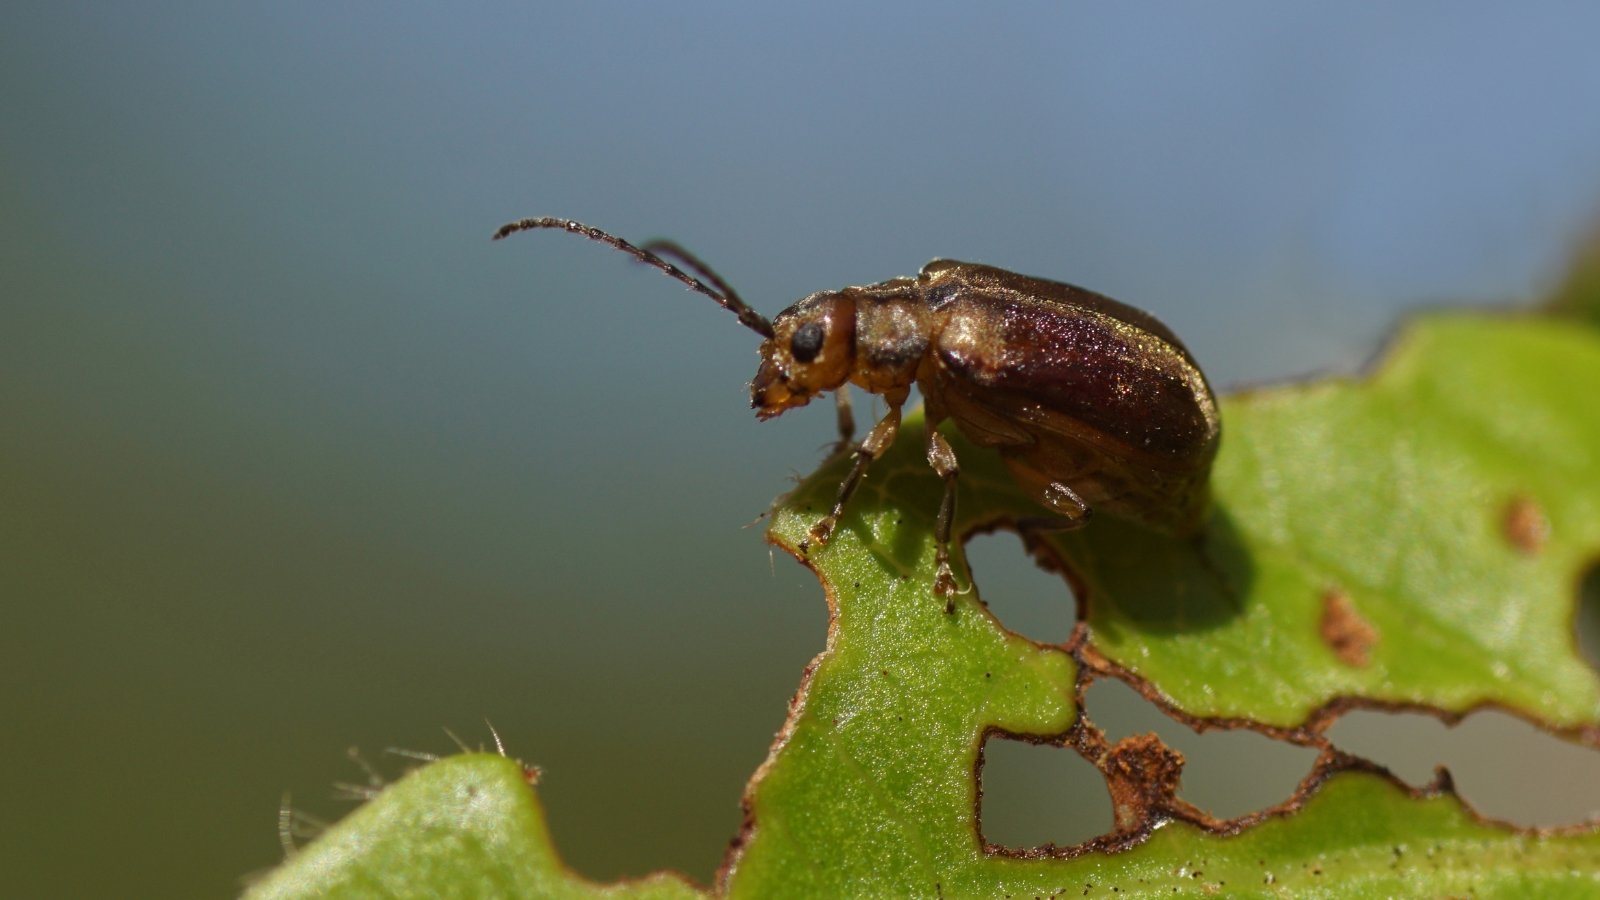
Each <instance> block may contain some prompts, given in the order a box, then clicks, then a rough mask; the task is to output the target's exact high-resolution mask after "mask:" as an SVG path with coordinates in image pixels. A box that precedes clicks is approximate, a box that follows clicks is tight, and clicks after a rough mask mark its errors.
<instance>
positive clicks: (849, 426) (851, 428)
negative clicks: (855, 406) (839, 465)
mask: <svg viewBox="0 0 1600 900" xmlns="http://www.w3.org/2000/svg"><path fill="white" fill-rule="evenodd" d="M833 400H834V404H835V406H836V408H837V409H838V414H839V440H838V441H836V442H835V443H834V445H833V452H832V453H830V454H828V455H829V456H842V455H844V454H845V453H848V452H849V451H850V445H851V444H852V443H854V442H855V439H856V417H855V413H854V412H852V411H851V409H850V385H848V384H841V385H839V388H838V390H835V391H834V392H833Z"/></svg>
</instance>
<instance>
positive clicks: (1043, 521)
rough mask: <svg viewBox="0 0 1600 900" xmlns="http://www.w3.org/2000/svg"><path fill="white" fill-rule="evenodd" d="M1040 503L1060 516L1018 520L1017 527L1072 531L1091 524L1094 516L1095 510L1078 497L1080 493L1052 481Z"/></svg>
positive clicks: (1042, 493) (1041, 496)
mask: <svg viewBox="0 0 1600 900" xmlns="http://www.w3.org/2000/svg"><path fill="white" fill-rule="evenodd" d="M1039 502H1040V503H1043V504H1044V505H1045V506H1048V507H1050V508H1051V509H1053V510H1056V511H1057V512H1059V513H1061V515H1059V516H1036V517H1033V518H1028V519H1019V520H1017V527H1018V528H1023V529H1029V528H1032V529H1040V530H1048V531H1070V530H1072V529H1074V528H1082V527H1083V526H1084V525H1087V524H1088V523H1089V517H1090V516H1092V515H1094V508H1093V507H1091V506H1090V505H1089V504H1087V503H1085V502H1084V501H1083V498H1082V497H1080V496H1078V492H1077V491H1075V490H1073V489H1072V488H1070V487H1067V486H1066V485H1065V484H1063V483H1061V482H1059V481H1052V482H1050V483H1049V484H1047V485H1045V488H1044V490H1043V491H1042V492H1041V493H1040V495H1039Z"/></svg>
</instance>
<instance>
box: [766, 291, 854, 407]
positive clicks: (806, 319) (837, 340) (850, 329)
mask: <svg viewBox="0 0 1600 900" xmlns="http://www.w3.org/2000/svg"><path fill="white" fill-rule="evenodd" d="M772 332H773V333H772V337H770V338H768V339H767V340H765V341H762V342H761V367H760V368H759V369H757V370H756V377H755V378H754V379H752V380H751V382H750V406H751V407H752V408H753V409H755V411H756V416H757V417H759V418H761V419H770V418H772V417H773V416H776V415H778V414H780V413H782V412H783V411H784V410H786V409H792V408H794V407H796V406H805V405H806V404H807V403H810V402H811V398H812V397H813V396H815V395H817V394H819V393H823V392H825V391H831V390H833V389H834V388H837V387H839V386H840V385H842V384H844V383H845V382H846V381H848V380H849V379H850V371H851V367H852V364H853V363H854V361H855V337H856V303H855V298H853V297H850V296H848V295H846V294H844V293H838V292H831V291H822V292H820V293H816V294H812V295H811V296H809V297H807V298H805V299H804V300H801V301H800V302H799V303H796V304H795V305H793V306H791V307H789V308H788V309H786V310H784V311H783V312H781V313H779V314H778V317H777V318H776V319H774V320H773V322H772Z"/></svg>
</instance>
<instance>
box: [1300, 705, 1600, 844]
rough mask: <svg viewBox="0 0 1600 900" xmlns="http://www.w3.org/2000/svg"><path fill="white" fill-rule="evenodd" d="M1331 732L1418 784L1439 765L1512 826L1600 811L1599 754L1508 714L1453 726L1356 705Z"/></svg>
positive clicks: (1343, 745)
mask: <svg viewBox="0 0 1600 900" xmlns="http://www.w3.org/2000/svg"><path fill="white" fill-rule="evenodd" d="M1328 736H1329V738H1331V739H1332V740H1333V742H1334V744H1335V745H1336V746H1338V747H1339V748H1340V749H1342V750H1346V751H1349V752H1351V753H1356V754H1358V755H1360V756H1364V757H1366V758H1367V759H1370V760H1372V761H1374V762H1377V763H1379V764H1381V765H1383V766H1385V767H1387V768H1388V769H1389V770H1390V771H1392V772H1394V773H1395V775H1397V776H1398V777H1400V778H1401V779H1403V780H1404V781H1407V782H1409V783H1411V784H1413V785H1420V784H1425V783H1427V782H1429V781H1431V780H1433V773H1434V768H1435V767H1436V766H1441V765H1442V766H1444V767H1446V768H1447V769H1449V770H1450V774H1451V776H1452V777H1453V778H1454V780H1455V785H1456V791H1457V793H1459V794H1460V795H1461V796H1462V798H1464V799H1465V800H1466V801H1467V802H1468V803H1470V804H1472V807H1473V808H1474V809H1476V810H1477V811H1478V812H1480V813H1482V814H1483V815H1485V816H1488V817H1490V818H1494V819H1500V820H1502V821H1506V822H1510V823H1512V824H1514V825H1523V826H1529V827H1547V826H1557V825H1572V824H1577V823H1579V822H1583V821H1585V820H1588V819H1590V818H1591V817H1594V816H1596V815H1600V753H1596V752H1595V751H1594V750H1592V749H1587V748H1584V747H1581V746H1578V745H1576V744H1573V743H1570V742H1568V741H1564V740H1562V739H1560V738H1558V737H1555V736H1553V735H1550V734H1547V733H1545V732H1543V731H1540V730H1539V729H1537V728H1535V727H1533V726H1532V725H1529V724H1528V723H1527V722H1524V721H1522V720H1521V719H1518V718H1516V717H1515V716H1511V715H1508V714H1506V713H1502V712H1497V711H1493V710H1485V711H1482V712H1477V713H1473V714H1472V715H1470V716H1468V717H1467V718H1466V719H1464V720H1463V721H1462V722H1461V723H1460V724H1458V725H1456V726H1455V727H1454V728H1451V727H1448V726H1446V725H1445V724H1444V723H1442V722H1440V721H1439V720H1438V719H1436V718H1434V717H1432V716H1429V715H1424V714H1422V713H1392V712H1380V711H1374V710H1353V711H1351V712H1349V713H1346V714H1345V715H1344V716H1342V717H1341V718H1340V719H1339V721H1338V722H1336V723H1335V724H1334V725H1333V727H1332V728H1330V729H1329V731H1328Z"/></svg>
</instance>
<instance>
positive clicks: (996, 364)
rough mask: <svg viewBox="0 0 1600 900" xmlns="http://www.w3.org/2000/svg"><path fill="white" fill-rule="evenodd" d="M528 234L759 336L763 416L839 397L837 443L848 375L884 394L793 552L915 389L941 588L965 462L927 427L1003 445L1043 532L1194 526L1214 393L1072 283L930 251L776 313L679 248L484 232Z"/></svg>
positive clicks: (827, 530)
mask: <svg viewBox="0 0 1600 900" xmlns="http://www.w3.org/2000/svg"><path fill="white" fill-rule="evenodd" d="M535 228H559V229H563V230H565V231H570V232H572V233H573V234H579V235H582V236H584V237H587V238H590V239H592V240H596V241H600V242H601V243H604V244H608V245H610V246H612V247H615V248H616V249H618V250H622V251H624V252H626V253H628V254H630V255H632V256H633V257H635V258H636V259H638V260H640V261H641V262H645V263H648V264H650V265H652V266H655V267H656V268H657V269H660V270H661V271H663V272H665V273H667V274H668V275H670V276H672V277H673V278H676V279H678V280H679V281H681V282H683V283H684V284H686V285H688V286H689V287H690V288H692V289H693V290H696V291H699V292H700V293H702V294H705V295H706V296H708V297H710V298H711V299H713V300H715V301H716V302H717V303H719V304H721V305H722V306H723V307H725V308H727V309H728V310H730V311H732V312H733V313H734V314H736V315H737V316H738V317H739V321H740V322H741V323H743V324H744V325H745V327H747V328H749V329H751V330H752V331H755V332H756V333H757V334H759V335H761V336H762V337H763V338H764V339H765V340H763V341H762V343H761V367H760V368H759V369H758V370H757V371H756V376H755V379H754V380H753V381H752V382H751V384H750V397H751V405H752V406H753V407H754V408H755V410H756V415H757V416H759V417H760V418H762V419H769V418H772V417H773V416H776V415H779V414H781V413H782V412H783V411H784V410H787V409H792V408H794V407H797V406H804V405H806V404H807V403H809V402H811V398H812V397H814V396H816V395H818V394H821V393H826V392H828V391H834V392H835V393H836V396H837V397H838V400H839V430H840V447H841V449H842V448H846V447H848V446H849V443H850V440H851V436H852V432H853V431H854V426H853V420H852V417H851V414H850V407H849V401H848V398H847V395H846V394H845V387H846V385H847V384H850V383H854V384H855V385H857V386H858V387H861V388H863V389H865V390H868V391H871V392H872V393H875V394H879V395H881V396H882V397H883V398H884V400H885V402H887V403H888V406H889V412H888V414H887V415H885V416H884V417H883V418H882V419H881V420H879V422H878V423H877V424H876V425H875V426H873V428H872V430H871V431H870V432H868V433H867V437H866V439H865V440H863V441H862V442H861V443H860V445H859V446H857V447H856V448H855V450H854V456H855V464H854V466H853V467H852V468H851V470H850V473H849V474H848V475H847V476H845V479H844V482H843V483H841V484H840V485H839V492H838V495H837V496H836V498H835V499H834V503H833V509H832V510H830V511H829V513H828V514H827V515H826V516H824V517H823V518H822V520H821V521H819V522H817V524H816V525H814V526H812V528H811V533H810V535H809V537H808V538H807V539H806V541H804V542H802V544H801V548H800V549H801V551H802V552H805V551H806V550H807V549H808V548H809V545H810V544H813V543H815V544H822V543H824V542H826V541H827V540H828V537H829V535H831V534H832V533H833V529H834V526H835V525H836V524H837V523H838V520H839V517H840V516H841V515H842V514H843V512H844V507H845V504H846V503H847V502H848V501H849V499H850V495H851V494H852V493H853V492H854V491H855V488H856V485H857V484H859V483H860V482H861V477H862V476H863V475H864V474H865V473H866V470H867V467H868V465H869V464H871V462H872V461H873V460H874V459H876V458H878V457H879V456H881V455H882V454H883V452H884V450H886V449H888V447H889V445H890V444H892V443H893V442H894V438H895V433H896V432H897V430H898V429H899V427H900V407H901V406H902V405H903V404H904V403H905V402H906V398H907V396H908V395H909V394H910V392H911V386H912V385H913V384H915V385H917V387H919V388H920V389H921V391H922V396H923V398H924V400H925V401H926V404H927V420H928V429H927V434H928V437H927V441H928V444H927V452H928V462H929V464H931V465H932V466H933V469H934V471H935V472H937V473H938V474H939V477H941V478H943V479H944V483H945V488H944V499H943V502H942V503H941V504H940V507H939V518H938V523H937V526H936V529H935V533H934V537H935V539H936V543H937V569H936V572H935V576H934V590H935V591H936V592H937V593H939V594H940V595H942V596H945V597H947V598H949V597H950V595H951V594H953V593H954V591H955V586H956V583H955V578H954V576H953V574H952V573H951V570H950V549H949V544H950V529H951V523H952V521H953V518H954V514H955V496H956V494H955V486H956V476H957V473H958V471H959V469H958V466H957V464H956V456H955V453H954V452H953V451H952V450H951V448H950V444H949V443H948V442H947V441H946V440H945V439H944V437H943V436H942V435H940V434H939V432H938V430H937V427H938V425H939V423H940V422H942V421H944V420H945V419H946V418H950V419H954V420H955V422H956V425H957V427H959V428H960V429H961V432H962V433H963V434H965V435H966V436H967V438H968V439H969V440H971V441H972V442H973V443H975V444H979V445H981V446H985V447H993V448H995V449H996V450H998V451H999V452H1000V456H1001V458H1002V459H1004V460H1005V462H1006V465H1007V466H1008V467H1009V468H1010V469H1011V473H1012V475H1013V476H1015V477H1016V479H1017V481H1018V482H1019V483H1020V484H1021V485H1022V487H1023V488H1024V489H1025V490H1027V491H1028V492H1029V493H1030V494H1032V495H1033V496H1034V497H1036V498H1037V499H1038V501H1039V502H1040V503H1041V504H1042V505H1043V506H1044V507H1045V508H1047V509H1049V510H1050V511H1051V512H1052V513H1053V515H1052V516H1049V517H1045V518H1043V519H1041V520H1040V522H1038V523H1036V524H1045V525H1049V526H1052V527H1058V528H1075V527H1078V526H1080V525H1082V524H1083V523H1084V522H1086V521H1087V520H1088V519H1089V514H1090V512H1091V511H1092V510H1094V509H1103V510H1105V511H1106V512H1109V513H1113V514H1115V515H1118V516H1121V517H1124V518H1128V519H1133V520H1135V521H1138V522H1142V523H1144V524H1146V525H1149V526H1152V527H1154V528H1157V529H1160V530H1163V531H1167V532H1170V533H1174V534H1190V533H1193V532H1194V531H1195V530H1196V529H1197V528H1198V527H1199V525H1200V522H1201V519H1202V518H1203V517H1204V515H1205V511H1206V506H1207V501H1208V496H1209V492H1208V489H1207V485H1208V480H1209V478H1210V474H1211V462H1212V459H1213V458H1214V457H1215V456H1216V453H1217V442H1218V438H1219V437H1220V433H1221V432H1220V423H1219V421H1218V419H1217V405H1216V400H1215V399H1214V398H1213V397H1212V394H1211V388H1210V387H1209V386H1208V385H1207V384H1206V379H1205V375H1203V374H1202V373H1201V372H1200V368H1199V366H1197V365H1195V362H1194V359H1193V357H1191V356H1190V355H1189V351H1188V350H1186V349H1185V348H1184V346H1183V344H1182V343H1181V342H1180V341H1179V340H1178V338H1177V336H1176V335H1174V334H1173V333H1172V332H1171V331H1170V330H1169V329H1168V328H1167V327H1166V326H1165V325H1163V324H1161V323H1160V322H1158V321H1156V319H1155V318H1154V317H1153V316H1150V315H1149V314H1147V313H1144V312H1141V311H1139V310H1137V309H1134V308H1133V307H1131V306H1127V305H1125V304H1122V303H1118V302H1117V301H1115V300H1112V299H1111V298H1109V297H1105V296H1102V295H1100V294H1096V293H1094V292H1092V291H1087V290H1084V289H1083V288H1080V287H1074V286H1073V285H1070V284H1062V283H1061V282H1057V281H1046V280H1044V279H1042V278H1030V277H1028V276H1025V275H1018V274H1016V273H1014V272H1008V271H1006V270H1004V269H997V268H994V267H993V266H985V265H979V264H977V263H964V262H956V261H954V260H948V259H936V260H934V261H933V262H930V263H928V264H927V265H926V266H923V267H922V271H921V272H920V273H918V275H917V276H916V277H915V278H893V279H890V280H888V281H884V282H879V283H878V284H869V285H863V286H861V287H849V288H845V289H843V290H840V291H819V292H818V293H815V294H812V295H811V296H809V297H806V298H805V299H804V300H801V301H800V302H798V303H796V304H794V305H793V306H791V307H789V308H788V309H786V310H784V311H783V312H781V313H779V314H778V317H777V318H776V319H775V320H772V321H770V322H769V321H768V320H767V319H766V318H765V317H763V316H762V315H761V314H760V313H757V312H756V311H755V310H753V309H751V308H750V306H749V305H747V304H746V303H745V302H744V301H743V300H742V299H740V297H739V295H738V294H737V293H735V292H734V291H733V289H732V288H730V287H729V286H728V285H727V283H726V282H724V281H723V280H722V279H721V278H720V277H718V276H717V274H716V273H715V272H713V271H712V270H711V269H710V268H709V267H707V266H706V265H705V264H704V263H702V262H700V261H699V260H698V259H696V258H695V257H694V256H693V255H691V254H689V253H688V252H686V251H684V250H683V249H682V248H680V247H678V246H677V245H675V244H671V243H666V242H657V243H654V244H647V245H646V246H645V247H643V248H641V247H636V246H634V245H633V244H630V243H628V242H627V241H624V240H622V239H621V238H618V237H614V236H612V235H610V234H607V233H606V232H603V231H601V230H599V229H597V228H591V227H589V226H587V225H583V224H581V223H579V222H573V221H571V220H568V219H554V218H540V219H524V220H522V221H520V222H513V223H511V224H509V225H506V226H504V227H502V228H501V229H500V230H499V231H498V232H496V233H495V238H496V239H497V240H498V239H500V238H503V237H506V236H507V235H510V234H514V233H515V232H518V231H526V230H529V229H535ZM664 256H670V257H674V258H675V259H676V260H677V261H678V262H679V263H681V264H682V265H683V266H684V267H685V268H687V269H689V270H690V271H692V272H693V273H694V274H693V275H691V274H689V273H686V272H685V271H683V269H680V268H678V266H676V265H674V264H673V263H672V262H669V261H668V260H667V259H665V258H663V257H664ZM696 276H699V277H696ZM953 603H954V599H953V598H950V600H949V601H948V602H947V608H953Z"/></svg>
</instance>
